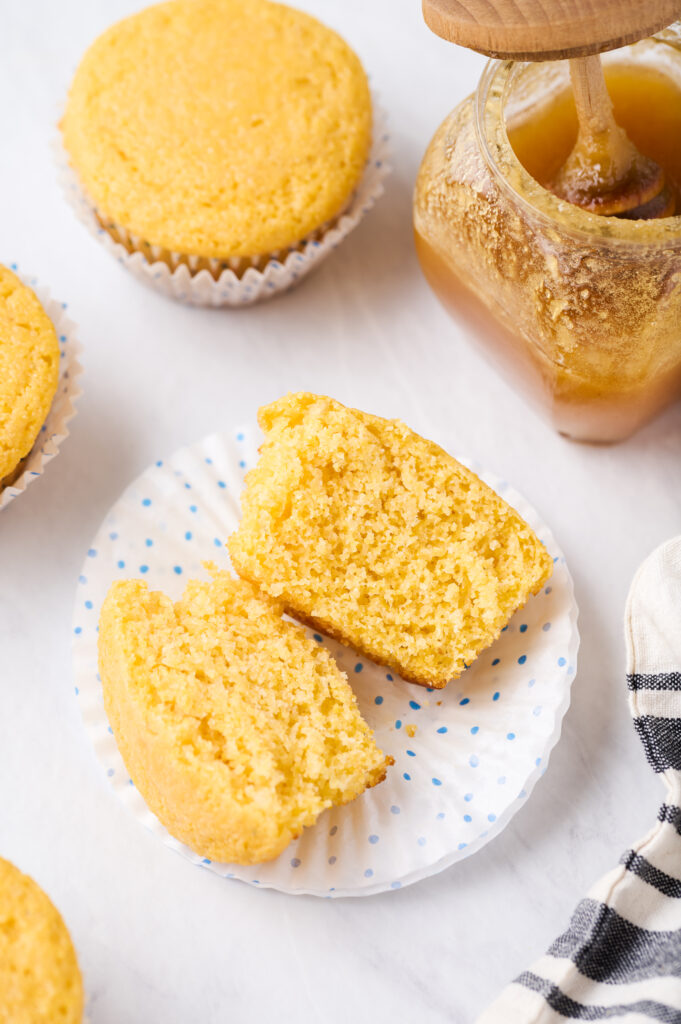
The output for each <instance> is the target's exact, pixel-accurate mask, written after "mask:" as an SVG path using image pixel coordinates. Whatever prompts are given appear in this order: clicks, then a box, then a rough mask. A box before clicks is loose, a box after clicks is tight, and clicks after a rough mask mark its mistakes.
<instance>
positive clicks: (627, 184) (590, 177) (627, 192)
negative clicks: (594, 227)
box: [423, 0, 681, 219]
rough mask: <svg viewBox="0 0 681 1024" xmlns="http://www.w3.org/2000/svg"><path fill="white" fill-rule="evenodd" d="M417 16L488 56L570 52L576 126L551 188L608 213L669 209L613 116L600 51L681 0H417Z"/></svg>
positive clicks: (661, 18)
mask: <svg viewBox="0 0 681 1024" xmlns="http://www.w3.org/2000/svg"><path fill="white" fill-rule="evenodd" d="M423 15H424V18H425V20H426V23H427V25H428V26H429V27H430V28H431V29H432V30H433V31H434V32H435V33H437V35H439V36H442V37H443V38H444V39H448V40H450V41H451V42H453V43H459V44H460V45H462V46H468V47H469V48H470V49H472V50H478V51H479V52H480V53H484V54H486V55H487V56H490V57H504V58H511V59H513V60H531V61H540V60H562V59H566V58H569V59H570V78H571V81H572V88H573V92H574V96H575V105H576V107H577V116H578V121H579V133H578V137H577V142H576V144H575V147H574V148H573V150H572V152H571V153H570V155H569V157H568V159H567V160H566V162H565V164H564V165H563V167H562V168H561V169H560V171H559V172H558V174H557V176H556V178H555V180H554V182H553V184H552V190H553V191H554V192H556V194H557V195H559V196H561V197H562V198H564V199H567V200H568V201H569V202H571V203H575V204H576V205H578V206H581V207H583V208H584V209H587V210H590V211H592V212H595V213H599V214H603V215H606V216H607V215H610V216H612V215H614V216H618V217H627V218H631V219H639V218H645V219H653V218H657V217H668V216H670V215H671V214H672V213H673V212H674V196H673V193H672V192H671V190H670V189H669V188H668V187H667V186H666V185H665V176H664V171H663V170H662V168H661V167H659V165H658V164H656V163H655V162H654V161H653V160H650V159H649V158H648V157H645V156H643V154H641V153H639V152H638V150H637V149H636V147H635V146H634V145H633V143H632V142H631V141H630V139H629V138H628V136H627V135H626V133H625V132H624V130H623V129H622V128H620V127H619V125H618V124H617V123H616V121H615V118H614V115H613V111H612V103H611V101H610V97H609V95H608V91H607V88H606V85H605V79H604V77H603V68H602V66H601V61H600V58H599V57H598V54H599V53H602V52H603V51H604V50H613V49H615V48H616V47H618V46H625V45H626V44H628V43H633V42H636V41H637V40H638V39H643V38H644V37H645V36H648V35H651V34H652V33H654V32H657V31H659V29H661V28H664V27H665V25H669V24H670V23H671V22H672V21H674V19H675V18H678V17H679V16H681V0H423Z"/></svg>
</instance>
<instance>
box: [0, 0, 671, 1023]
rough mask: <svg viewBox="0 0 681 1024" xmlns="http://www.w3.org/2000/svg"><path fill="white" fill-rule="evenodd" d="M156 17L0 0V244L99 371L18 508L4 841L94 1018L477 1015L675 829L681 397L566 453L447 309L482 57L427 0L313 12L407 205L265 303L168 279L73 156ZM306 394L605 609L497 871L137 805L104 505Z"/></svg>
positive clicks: (77, 3)
mask: <svg viewBox="0 0 681 1024" xmlns="http://www.w3.org/2000/svg"><path fill="white" fill-rule="evenodd" d="M138 6H139V5H138V3H137V2H136V0H60V2H59V3H55V2H54V0H24V2H23V3H20V4H10V2H9V0H2V4H1V5H0V10H1V14H2V18H1V21H2V29H1V34H0V96H1V97H2V100H1V101H0V139H1V140H2V143H1V149H0V225H1V229H0V260H1V261H2V262H5V263H9V262H12V261H17V262H18V263H19V265H20V267H21V268H22V269H23V270H25V271H27V272H30V273H33V274H35V275H36V276H37V277H38V278H39V280H40V282H41V283H44V284H46V285H47V286H48V287H49V288H50V289H51V291H52V293H53V295H54V296H55V297H58V298H60V299H63V300H65V301H67V302H68V303H69V308H70V310H71V313H72V315H73V317H74V319H75V320H76V321H77V322H78V324H79V325H80V336H81V339H82V341H83V342H84V345H85V353H84V362H85V365H86V377H85V389H86V393H85V396H84V397H83V399H82V400H81V402H80V413H79V416H78V417H77V419H76V420H75V421H74V423H73V427H72V430H73V436H72V437H71V438H70V439H69V440H68V441H67V442H66V443H65V445H64V448H63V451H62V453H61V454H60V455H59V457H58V458H57V460H56V461H54V462H53V463H52V464H51V465H50V466H49V467H48V469H47V472H46V474H45V477H44V478H43V479H42V480H39V481H38V482H37V483H36V484H35V485H33V486H31V487H30V488H29V490H28V491H27V493H26V494H25V495H24V496H22V497H21V498H20V499H18V500H17V501H15V502H14V503H13V504H11V505H10V506H9V508H8V509H7V510H5V511H4V512H2V513H0V855H1V856H4V857H7V858H9V859H11V860H12V861H14V862H15V863H16V864H18V865H19V866H20V867H21V868H22V869H23V870H25V871H27V872H29V873H30V874H32V875H33V876H34V877H35V878H36V879H37V880H38V881H39V882H40V883H41V884H42V885H43V886H44V887H45V888H46V890H47V891H48V892H49V893H50V894H51V896H52V897H53V899H54V900H55V902H56V903H57V904H58V906H59V907H60V908H61V910H62V912H63V914H64V916H65V918H66V920H67V922H68V925H69V928H70V930H71V932H72V934H73V937H74V941H75V943H76V946H77V948H78V952H79V956H80V960H81V964H82V967H83V971H84V975H85V982H86V986H87V990H88V993H89V995H90V1005H91V1017H92V1021H93V1024H157V1022H159V1024H160V1022H163V1024H191V1022H194V1021H201V1022H202V1024H213V1022H220V1024H222V1022H225V1024H226V1022H229V1024H242V1022H248V1024H250V1022H260V1021H263V1022H269V1021H277V1022H278V1024H285V1022H289V1021H291V1022H293V1021H296V1022H301V1021H302V1022H315V1024H316V1022H328V1024H344V1022H346V1021H352V1022H353V1024H354V1022H357V1024H364V1022H367V1024H369V1022H371V1024H383V1022H386V1024H387V1022H391V1024H397V1022H412V1021H418V1022H420V1024H440V1022H445V1021H447V1022H455V1024H459V1022H468V1021H472V1020H473V1019H474V1018H475V1015H476V1014H477V1013H478V1012H479V1011H480V1010H482V1008H483V1006H484V1005H485V1004H486V1003H487V1002H488V1001H489V1000H491V999H492V998H493V997H494V996H495V995H496V994H497V992H498V990H499V988H500V987H501V986H502V985H503V984H504V983H505V982H506V981H507V980H509V979H510V978H512V977H513V976H514V975H515V974H517V973H518V972H519V971H521V970H522V969H523V968H525V967H526V966H527V965H529V963H530V962H531V960H532V959H533V958H534V957H536V956H537V955H538V954H540V953H541V952H542V951H543V950H544V948H545V947H546V945H547V944H548V943H549V942H550V941H551V940H552V939H553V938H554V937H555V935H556V934H557V933H558V932H559V931H560V930H562V928H563V927H564V926H565V924H566V922H567V919H568V917H569V914H570V912H571V910H572V908H573V906H574V904H575V903H576V901H577V900H578V899H579V898H580V897H581V896H582V895H583V894H584V892H585V891H586V889H587V888H588V887H589V885H590V884H591V883H592V881H594V880H595V879H596V878H597V877H598V876H599V875H600V874H601V873H603V872H604V871H605V870H607V869H608V868H610V867H611V866H613V865H614V863H615V862H616V860H617V859H618V858H619V856H620V853H621V852H622V850H623V849H624V848H625V847H626V846H627V845H628V844H629V843H630V842H632V841H633V840H634V839H635V838H636V837H637V836H638V835H639V834H640V833H642V832H644V831H645V830H646V829H647V828H648V826H649V825H651V824H652V822H653V820H654V818H655V814H656V808H657V804H658V802H659V801H660V799H661V797H662V790H661V787H660V784H659V783H658V782H657V781H656V780H655V778H654V777H653V775H652V773H651V772H650V770H649V769H648V767H647V766H646V763H645V760H644V756H643V752H642V749H641V748H640V745H639V743H638V740H637V739H636V737H635V735H634V731H633V728H632V725H631V720H630V718H629V713H628V710H627V705H626V687H625V681H624V674H623V672H624V652H623V642H622V628H621V622H622V613H623V608H624V601H625V597H626V593H627V588H628V585H629V582H630V579H631V577H632V575H633V572H634V570H635V568H636V566H637V565H638V563H639V562H640V561H641V560H642V559H643V557H644V556H645V555H646V554H647V553H648V552H649V551H650V550H651V549H652V548H653V547H655V546H656V545H657V544H658V543H660V542H661V541H663V540H665V539H666V538H667V537H669V536H671V535H672V534H674V533H675V532H678V530H679V528H680V527H681V469H680V459H679V456H680V454H681V405H677V407H676V408H675V409H673V410H670V411H669V412H668V413H666V414H665V415H664V416H663V417H662V418H661V419H659V420H658V421H657V422H656V423H655V424H653V425H652V426H650V427H648V428H647V429H646V430H644V431H643V432H642V433H640V434H639V435H638V436H637V437H636V438H634V439H633V440H631V441H629V442H627V443H625V444H622V445H619V446H617V447H611V448H603V447H587V446H579V445H575V444H572V443H570V442H567V441H565V440H563V439H561V438H560V437H558V436H555V435H554V434H553V433H552V432H551V431H550V430H549V428H548V427H546V426H545V425H544V424H543V423H542V422H541V421H540V420H539V419H538V418H537V417H536V416H535V415H534V413H532V412H531V411H529V410H528V409H527V408H526V407H525V406H524V405H523V403H522V401H521V400H520V399H519V398H517V397H516V396H515V394H514V393H513V392H512V391H511V390H510V389H509V388H508V387H507V386H506V385H505V384H504V383H503V382H502V381H501V380H499V379H498V378H497V376H496V375H495V374H494V373H493V372H492V371H491V370H490V369H488V368H487V366H486V365H485V363H484V362H483V360H482V359H481V358H480V357H479V356H478V354H477V353H476V351H475V347H474V343H472V344H471V342H473V339H472V338H466V337H465V334H464V331H463V330H462V329H461V328H459V327H458V326H456V325H455V324H453V323H452V321H450V320H449V318H448V317H447V316H446V315H445V313H444V312H443V311H442V310H441V309H440V307H439V306H438V304H437V302H436V300H435V299H434V298H433V296H432V295H431V293H430V292H429V290H428V288H427V286H426V285H425V283H424V281H423V280H422V278H421V276H420V273H419V269H418V266H417V263H416V259H415V257H414V252H413V248H412V242H411V226H410V207H411V189H412V185H413V181H414V177H415V174H416V170H417V167H418V163H419V159H420V156H421V154H422V153H423V151H424V149H425V147H426V145H427V142H428V140H429V138H430V136H431V135H432V133H433V131H434V130H435V128H436V126H437V124H438V123H439V122H440V121H441V120H442V118H443V117H444V115H445V114H446V113H447V112H448V111H449V110H450V109H451V108H452V107H453V106H454V105H455V104H456V103H457V102H458V101H459V100H460V99H462V98H463V97H464V96H465V95H466V93H467V92H469V91H471V90H472V89H473V87H474V85H475V83H476V80H477V77H478V75H479V73H480V70H481V68H482V65H483V61H482V58H479V57H477V56H475V55H472V54H469V53H467V52H465V51H463V50H459V49H455V48H453V47H451V46H449V45H448V44H446V43H444V42H442V41H441V40H438V39H437V38H435V37H434V36H433V35H431V33H430V32H429V31H428V30H427V29H426V28H425V26H424V25H423V23H422V21H421V16H420V10H419V6H420V5H419V3H418V0H369V2H367V0H304V2H303V0H301V2H300V6H303V7H306V8H307V9H309V10H310V11H312V12H314V13H315V14H317V15H318V16H319V17H320V18H322V19H323V20H324V21H326V22H327V23H328V24H330V25H332V26H333V27H334V28H337V29H338V30H340V31H341V33H342V34H343V35H344V36H345V37H346V38H347V39H348V40H349V41H350V43H351V44H352V45H353V46H354V47H355V48H356V49H357V51H358V52H359V54H360V56H361V57H362V59H363V61H364V64H365V66H366V68H367V69H368V71H369V72H370V74H371V77H372V80H373V84H374V87H375V88H376V89H377V90H378V91H379V92H380V94H381V96H382V99H383V102H384V105H385V107H386V108H387V110H388V113H389V116H390V122H391V127H392V132H393V137H394V155H395V159H394V163H395V172H394V174H393V175H392V177H391V178H390V179H389V183H388V189H387V194H386V196H385V197H384V198H383V199H382V200H381V201H380V203H379V205H378V206H377V207H376V209H375V210H374V211H373V212H372V214H371V215H370V216H369V217H367V219H366V220H365V221H364V223H363V224H362V225H361V226H360V228H359V229H358V230H357V232H356V233H355V234H354V235H352V236H351V238H350V239H349V240H348V241H346V242H345V243H344V245H343V246H342V247H341V249H340V250H339V251H338V253H336V254H335V255H334V256H333V257H332V258H331V259H330V260H329V261H328V262H327V263H326V264H325V265H324V266H323V268H322V269H321V270H320V271H319V272H318V273H316V274H315V275H314V276H313V277H311V278H310V279H309V280H308V281H307V282H306V283H305V284H304V285H303V286H302V287H301V288H300V289H299V290H298V291H295V292H293V293H291V294H290V295H288V296H285V297H283V298H279V299H276V300H275V301H273V302H272V303H271V304H270V305H263V306H258V307H256V308H253V309H250V310H246V311H241V312H227V311H216V312H213V311H198V310H194V309H188V308H183V307H181V306H178V305H175V304H173V303H171V302H170V301H169V300H167V299H164V298H162V297H160V296H157V295H155V294H153V293H152V292H150V291H147V290H146V289H145V288H144V287H143V286H142V285H140V284H138V283H137V282H136V281H135V280H134V279H133V278H131V277H129V276H127V275H126V274H125V272H124V271H123V270H121V269H120V268H119V267H118V266H117V265H116V263H115V262H114V261H113V260H112V259H111V257H110V256H109V255H108V254H107V253H106V252H105V251H104V249H103V248H100V247H99V246H98V244H97V243H96V241H94V240H93V239H92V238H91V237H90V236H89V235H88V234H87V233H86V231H85V229H84V228H83V227H82V226H81V225H80V224H78V223H77V222H76V221H75V220H74V218H73V216H72V214H71V212H70V210H69V209H68V208H67V206H66V205H65V203H64V201H63V200H62V197H61V195H60V192H59V189H58V186H57V184H56V182H55V172H54V167H53V161H52V156H51V151H50V142H51V139H52V138H53V136H54V133H55V131H56V121H57V119H58V116H59V111H60V105H61V103H62V101H63V98H64V94H65V91H66V89H67V86H68V83H69V80H70V78H71V76H72V74H73V71H74V69H75V66H76V64H77V62H78V60H79V58H80V56H81V54H82V53H83V51H84V50H85V48H86V46H87V45H88V44H89V43H90V42H91V41H92V39H94V37H95V36H96V35H97V34H98V33H99V32H101V31H102V30H103V29H104V28H106V27H107V26H108V25H109V24H110V23H111V22H112V21H114V20H116V19H117V18H120V17H123V16H124V15H126V14H128V13H130V12H132V11H134V10H135V9H137V7H138ZM290 389H309V390H314V391H319V392H323V393H327V394H330V395H333V396H335V397H336V398H338V399H340V400H341V401H343V402H348V403H352V404H353V405H356V406H359V407H361V408H365V409H367V410H370V411H372V412H376V413H379V414H381V415H385V416H398V417H401V418H402V419H404V420H406V421H407V423H409V425H410V426H412V427H413V428H414V429H416V430H418V431H420V432H421V433H424V434H426V435H429V434H430V435H436V436H438V438H449V439H450V446H451V447H452V448H453V449H454V450H458V451H463V452H469V453H470V454H471V456H473V457H475V458H476V459H478V460H480V462H482V463H483V464H485V465H487V466H489V467H490V468H492V469H494V470H496V471H497V472H498V473H499V474H500V475H502V476H504V477H506V478H507V479H508V480H510V481H512V483H513V484H514V485H515V486H516V487H517V488H518V489H519V490H520V491H521V492H523V493H524V494H525V495H526V496H527V497H528V499H529V500H530V501H531V502H532V503H533V504H534V505H535V506H536V508H537V509H538V510H539V512H540V514H541V515H542V517H543V518H544V519H545V521H546V522H547V523H549V525H550V526H551V527H552V529H553V530H554V532H555V535H556V537H557V539H558V542H559V543H560V544H561V545H562V547H563V548H564V551H565V554H566V556H567V559H568V564H569V565H570V567H571V569H572V572H573V575H574V578H575V583H576V588H577V598H578V601H579V604H580V609H581V620H580V627H581V632H582V637H583V641H582V649H581V656H580V666H579V672H578V676H577V679H576V682H575V684H574V687H573V705H572V707H571V709H570V711H569V713H568V715H567V718H566V721H565V727H564V733H563V738H562V740H561V742H560V744H559V746H558V747H557V749H556V750H555V752H554V754H553V757H552V759H551V764H550V767H549V770H548V772H547V774H546V776H545V777H544V778H543V779H542V780H541V782H540V783H539V784H538V786H537V788H536V790H535V792H534V794H533V796H532V798H531V800H530V801H528V803H527V805H525V806H524V808H523V809H522V810H521V811H520V812H519V813H518V815H517V817H516V818H515V819H514V820H513V822H512V823H511V825H510V826H509V827H508V828H507V829H506V831H505V832H504V833H503V834H502V835H501V836H500V837H499V838H497V839H496V840H494V841H493V842H492V843H491V844H490V845H489V846H488V847H486V848H485V849H484V850H482V851H481V852H480V853H478V854H477V855H475V856H474V857H472V858H471V859H469V860H466V861H464V862H462V863H461V864H459V865H457V866H455V867H453V868H452V869H450V870H448V871H446V872H444V873H443V874H441V875H439V876H437V877H434V878H431V879H430V880H428V881H425V882H421V883H419V884H417V885H415V886H413V887H411V888H408V889H404V890H402V891H400V892H392V893H388V894H385V895H382V896H377V897H371V898H365V899H358V900H338V901H330V900H317V899H314V898H308V897H288V896H283V895H280V894H277V893H275V892H269V891H258V890H254V889H251V888H247V887H246V886H243V885H241V884H239V883H236V882H231V883H230V882H228V881H223V880H220V879H219V878H216V877H215V876H213V875H211V874H209V873H208V872H204V871H202V870H200V869H198V868H194V867H193V866H192V865H190V864H188V863H187V862H186V861H184V860H182V859H181V858H180V857H178V856H176V855H175V854H174V853H173V852H172V851H170V850H168V849H166V848H165V847H163V846H162V845H161V844H160V843H159V842H158V841H157V840H156V839H154V837H153V836H152V835H151V834H150V833H147V832H146V831H145V830H144V829H143V828H142V827H141V826H140V825H139V824H138V823H137V822H136V821H135V820H133V818H132V817H131V816H129V815H128V813H127V812H126V811H125V810H124V808H123V807H122V806H119V804H118V802H117V800H116V798H115V796H114V794H113V793H112V791H111V790H110V788H109V787H108V785H107V781H106V778H105V777H104V774H103V772H102V770H101V769H100V767H99V765H98V764H97V763H96V761H95V757H94V754H93V752H92V750H91V749H90V745H89V742H88V740H87V738H86V735H85V733H84V730H83V728H82V726H81V722H80V720H79V713H78V708H77V705H76V701H75V698H74V696H73V682H72V677H71V660H70V643H71V609H72V603H73V598H74V590H75V585H76V579H77V576H78V572H79V568H80V564H81V562H82V559H83V556H84V552H85V551H86V549H87V547H88V545H89V541H90V538H91V537H92V535H93V534H94V532H95V530H96V528H97V526H98V524H99V522H100V520H101V519H102V517H103V516H104V514H105V512H106V510H107V509H108V507H109V506H110V505H111V504H112V502H113V501H114V500H115V499H116V497H117V496H118V494H119V493H120V491H121V490H122V489H123V488H124V487H125V485H126V484H127V483H128V482H129V481H130V480H131V479H132V478H133V477H134V476H136V475H137V474H138V473H139V472H140V471H141V470H142V469H143V468H144V467H145V466H147V465H148V464H149V463H150V462H152V461H153V460H155V459H157V458H159V457H162V456H164V455H166V454H168V453H170V452H172V451H173V450H174V449H176V448H177V447H179V446H180V445H183V444H185V443H188V442H190V441H194V440H196V439H198V438H200V437H202V436H203V435H205V434H208V433H210V432H213V431H215V430H219V429H222V428H229V427H230V426H232V425H234V424H236V423H239V422H243V421H245V420H248V419H252V418H253V417H254V415H255V411H256V409H257V407H258V406H259V405H261V404H262V403H264V402H268V401H270V400H271V399H274V398H275V397H277V396H278V395H280V394H282V393H283V392H285V391H287V390H290Z"/></svg>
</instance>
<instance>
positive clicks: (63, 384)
mask: <svg viewBox="0 0 681 1024" xmlns="http://www.w3.org/2000/svg"><path fill="white" fill-rule="evenodd" d="M9 266H10V270H12V271H13V272H14V273H15V274H16V275H17V277H19V278H20V279H21V280H22V281H23V283H24V284H26V285H28V287H29V288H32V289H33V291H34V292H35V294H36V295H37V296H38V299H39V300H40V303H41V305H42V307H43V309H44V310H45V312H46V313H47V315H48V317H49V318H50V320H51V321H52V323H53V324H54V328H55V331H56V332H57V338H58V340H59V351H60V357H61V358H60V362H59V383H58V384H57V391H56V394H55V396H54V399H53V401H52V405H51V407H50V411H49V412H48V414H47V419H46V420H45V422H44V423H43V425H42V427H41V429H40V433H39V434H38V437H37V438H36V441H35V444H34V445H33V447H32V449H31V451H30V452H29V454H28V455H27V456H26V457H25V458H24V459H23V460H22V462H21V465H20V467H19V469H20V472H19V474H18V475H17V476H16V477H14V478H13V479H12V483H11V484H7V485H6V486H5V487H2V486H1V485H0V509H3V508H5V506H7V505H9V503H10V502H11V501H13V500H14V499H15V498H18V497H19V495H20V494H23V492H24V491H25V490H26V488H27V487H28V485H29V484H31V483H33V481H34V480H36V479H37V478H38V477H39V476H42V474H43V472H44V470H45V467H46V466H47V464H48V462H51V460H52V459H53V458H54V457H55V455H57V454H58V452H59V448H60V446H61V444H62V442H63V441H64V440H65V438H67V437H68V436H69V431H68V427H67V424H68V423H69V421H70V420H72V419H73V417H74V416H75V415H76V399H77V398H78V397H79V396H80V395H81V393H82V392H81V389H80V376H81V374H82V372H83V368H82V366H81V365H80V363H79V361H78V357H79V355H80V353H81V346H80V343H79V342H78V340H77V338H76V325H75V324H74V323H73V321H72V320H70V319H69V317H68V316H67V314H66V303H65V302H56V301H55V300H54V299H51V298H50V293H49V292H48V290H47V288H44V287H42V286H41V285H39V284H38V282H37V280H36V279H35V278H34V277H30V276H29V275H27V274H24V273H22V272H21V270H20V269H19V268H18V267H17V265H16V264H15V263H12V264H10V265H9Z"/></svg>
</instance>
